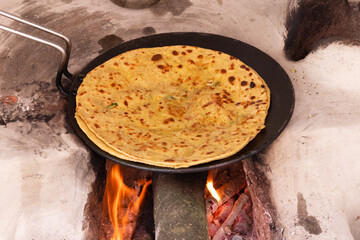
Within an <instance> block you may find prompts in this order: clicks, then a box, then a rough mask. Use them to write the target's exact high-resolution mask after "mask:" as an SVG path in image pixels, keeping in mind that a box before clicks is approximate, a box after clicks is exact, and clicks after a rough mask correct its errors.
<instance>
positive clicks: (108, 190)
mask: <svg viewBox="0 0 360 240" xmlns="http://www.w3.org/2000/svg"><path fill="white" fill-rule="evenodd" d="M150 184H151V181H144V180H139V182H138V185H139V186H140V185H143V187H142V190H141V193H140V195H139V192H140V190H136V189H133V188H130V187H128V186H127V185H126V184H125V183H124V181H123V176H122V174H121V171H120V167H119V165H118V164H115V165H113V167H112V168H111V171H110V172H109V173H108V175H107V180H106V187H105V194H104V201H103V202H104V206H103V211H108V212H109V218H110V220H111V223H112V226H113V228H114V233H113V235H112V238H111V240H124V239H130V238H131V236H132V234H133V232H134V230H135V227H136V218H137V216H138V215H139V209H140V207H141V203H142V202H143V200H144V197H145V193H146V189H147V187H148V186H149V185H150ZM103 216H104V214H103Z"/></svg>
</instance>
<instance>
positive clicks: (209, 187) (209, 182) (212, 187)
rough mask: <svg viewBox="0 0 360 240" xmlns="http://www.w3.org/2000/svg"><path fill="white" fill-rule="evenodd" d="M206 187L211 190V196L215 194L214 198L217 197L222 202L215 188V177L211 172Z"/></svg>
mask: <svg viewBox="0 0 360 240" xmlns="http://www.w3.org/2000/svg"><path fill="white" fill-rule="evenodd" d="M206 187H207V189H208V190H209V192H210V194H211V196H213V198H215V199H216V201H218V202H220V196H219V194H218V193H217V192H216V190H215V188H214V182H213V178H212V175H211V172H209V176H208V179H207V182H206Z"/></svg>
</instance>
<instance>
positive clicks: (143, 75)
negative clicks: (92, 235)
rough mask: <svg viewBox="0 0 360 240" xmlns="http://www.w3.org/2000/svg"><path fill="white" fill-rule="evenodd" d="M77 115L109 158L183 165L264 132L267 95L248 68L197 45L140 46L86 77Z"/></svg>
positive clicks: (231, 149)
mask: <svg viewBox="0 0 360 240" xmlns="http://www.w3.org/2000/svg"><path fill="white" fill-rule="evenodd" d="M76 103H77V107H76V114H75V117H76V119H77V121H78V123H79V126H80V127H81V129H82V130H83V131H84V133H85V134H87V136H88V137H89V138H90V139H91V140H92V141H93V142H94V143H95V144H97V145H98V146H99V147H100V148H101V149H103V150H104V151H107V152H109V153H110V154H112V155H114V156H116V157H119V158H121V159H126V160H129V161H136V162H141V163H145V164H150V165H155V166H162V167H170V168H184V167H189V166H192V165H197V164H201V163H206V162H210V161H214V160H217V159H222V158H225V157H228V156H230V155H233V154H235V153H236V152H238V151H240V150H241V149H242V148H243V147H244V146H246V144H248V143H249V142H250V141H251V140H252V139H253V138H254V137H255V136H256V135H257V134H258V133H259V132H260V131H261V129H263V128H264V127H265V125H264V123H265V118H266V115H267V112H268V108H269V105H270V90H269V88H268V86H267V85H266V83H265V81H264V80H263V79H262V78H261V77H260V76H259V75H258V74H257V73H256V72H255V71H254V70H253V69H251V68H250V67H249V66H247V65H246V64H244V63H243V62H242V61H240V60H239V59H237V58H234V57H232V56H230V55H228V54H225V53H223V52H218V51H214V50H210V49H204V48H200V47H194V46H166V47H157V48H142V49H136V50H132V51H128V52H125V53H122V54H120V55H118V56H116V57H114V58H112V59H110V60H108V61H107V62H105V63H103V64H102V65H100V66H98V67H96V68H95V69H93V70H92V71H91V72H89V73H88V74H87V75H86V77H85V78H84V80H83V82H82V84H81V86H80V87H79V89H78V92H77V96H76Z"/></svg>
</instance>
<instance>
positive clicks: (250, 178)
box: [243, 155, 282, 240]
mask: <svg viewBox="0 0 360 240" xmlns="http://www.w3.org/2000/svg"><path fill="white" fill-rule="evenodd" d="M258 158H260V156H258V155H256V156H255V157H253V159H251V158H247V159H245V160H243V164H244V171H245V173H246V181H247V185H248V190H249V194H250V197H251V200H252V204H253V206H252V209H253V210H252V211H253V214H252V215H253V221H254V227H255V229H256V235H257V239H259V240H267V239H282V233H281V229H282V226H281V224H280V223H279V221H278V219H277V215H276V210H275V208H274V206H273V205H272V202H271V198H270V195H269V191H270V183H269V181H268V179H267V178H266V176H265V174H264V171H262V170H260V167H261V166H260V164H259V163H258V162H257V160H259V161H260V160H261V159H258Z"/></svg>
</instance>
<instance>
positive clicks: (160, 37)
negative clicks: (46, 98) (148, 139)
mask: <svg viewBox="0 0 360 240" xmlns="http://www.w3.org/2000/svg"><path fill="white" fill-rule="evenodd" d="M171 45H191V46H198V47H202V48H208V49H212V50H217V51H222V52H224V53H227V54H229V55H232V56H234V57H236V58H238V59H240V60H241V61H243V62H244V63H245V64H247V65H249V66H250V67H252V68H253V69H254V70H255V71H256V72H258V73H259V75H260V76H261V77H262V78H263V79H264V80H265V81H266V83H267V85H268V86H269V88H270V91H271V100H270V108H269V112H268V116H267V118H266V121H265V126H266V127H265V128H264V129H263V130H262V131H261V132H260V133H259V134H258V135H257V136H256V137H255V138H254V139H253V140H252V141H251V142H250V143H249V144H248V145H247V146H246V147H245V148H243V149H242V150H241V151H239V152H238V153H236V154H234V155H232V156H230V157H227V158H224V159H221V160H216V161H212V162H209V163H205V164H200V165H195V166H191V167H189V168H179V169H173V168H165V167H157V166H152V165H147V164H142V163H137V162H132V161H128V160H124V159H120V158H118V157H115V156H113V155H111V154H109V153H107V152H105V151H103V150H102V149H100V148H99V147H98V146H97V145H95V144H94V143H93V142H92V141H91V140H90V139H89V138H88V137H87V136H86V134H85V133H84V132H83V131H82V130H81V129H80V127H79V126H78V124H77V122H76V119H75V118H74V116H75V109H76V93H77V89H78V87H79V86H80V84H81V82H82V79H83V77H84V76H85V75H86V74H87V73H88V72H90V71H91V70H92V69H94V68H95V67H97V66H98V65H101V64H102V63H104V62H105V61H107V60H109V59H111V58H113V57H115V56H117V55H119V54H121V53H123V52H126V51H129V50H133V49H137V48H149V47H162V46H171ZM69 93H70V94H69V95H68V105H67V112H68V115H69V118H70V123H71V125H72V127H73V128H74V129H75V132H76V134H77V135H78V136H79V137H80V139H81V140H82V141H83V142H84V143H85V144H86V145H87V146H89V147H90V148H91V149H92V150H94V151H95V152H97V153H98V154H100V155H101V156H103V157H105V158H107V159H109V160H112V161H114V162H117V163H119V164H123V165H126V166H129V167H134V168H138V169H142V170H148V171H154V172H164V173H194V172H202V171H207V170H210V169H213V168H218V167H223V166H226V165H228V164H232V163H234V162H237V161H239V160H242V159H244V158H246V157H249V156H251V155H253V154H256V153H258V152H259V151H261V150H263V149H264V148H265V147H267V146H268V145H269V144H270V143H271V142H272V141H274V140H275V139H276V138H277V137H278V136H279V135H280V134H281V132H282V131H283V130H284V128H285V127H286V125H287V124H288V122H289V121H290V118H291V116H292V113H293V110H294V102H295V97H294V89H293V86H292V83H291V81H290V78H289V76H288V75H287V74H286V72H285V71H284V69H283V68H282V67H281V66H280V65H279V64H278V63H277V62H276V61H275V60H274V59H272V58H271V57H270V56H268V55H267V54H265V53H264V52H262V51H260V50H259V49H257V48H255V47H253V46H251V45H248V44H246V43H244V42H241V41H239V40H236V39H232V38H228V37H224V36H220V35H214V34H207V33H197V32H173V33H163V34H156V35H151V36H147V37H142V38H137V39H134V40H131V41H128V42H125V43H122V44H121V45H119V46H117V47H115V48H112V49H110V50H108V51H107V52H105V53H103V54H101V55H100V56H98V57H97V58H95V59H94V60H93V61H91V62H90V63H89V64H88V65H87V66H86V67H85V68H84V69H83V70H82V71H81V72H80V73H79V74H77V75H75V76H74V78H73V83H72V84H71V87H70V92H69Z"/></svg>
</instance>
